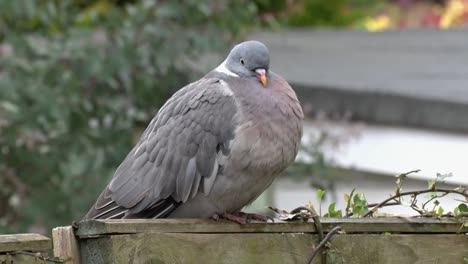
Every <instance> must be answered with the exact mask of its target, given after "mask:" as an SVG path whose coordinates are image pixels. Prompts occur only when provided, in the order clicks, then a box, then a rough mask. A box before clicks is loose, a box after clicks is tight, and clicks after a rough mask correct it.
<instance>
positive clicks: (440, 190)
mask: <svg viewBox="0 0 468 264" xmlns="http://www.w3.org/2000/svg"><path fill="white" fill-rule="evenodd" d="M430 192H442V193H455V194H459V195H462V196H464V197H468V194H467V193H465V192H460V191H457V190H450V189H437V188H431V189H427V190H421V191H411V192H402V193H398V194H395V195H393V196H391V197H390V198H388V199H386V200H384V201H383V202H381V203H379V204H377V205H376V206H375V207H374V208H372V209H371V210H369V211H368V212H367V213H365V214H364V215H363V216H362V217H368V216H370V215H372V214H373V213H375V211H377V209H379V208H381V207H383V206H384V205H385V204H387V203H388V202H390V201H392V200H395V199H397V198H400V197H402V196H406V195H414V196H415V197H416V196H418V195H420V194H423V193H430ZM400 204H401V203H400ZM412 208H413V207H412ZM413 209H414V208H413ZM418 210H419V209H418Z"/></svg>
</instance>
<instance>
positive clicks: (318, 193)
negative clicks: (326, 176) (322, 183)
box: [317, 189, 325, 201]
mask: <svg viewBox="0 0 468 264" xmlns="http://www.w3.org/2000/svg"><path fill="white" fill-rule="evenodd" d="M324 195H325V191H324V190H322V189H318V190H317V198H318V199H319V200H320V201H322V200H323V196H324Z"/></svg>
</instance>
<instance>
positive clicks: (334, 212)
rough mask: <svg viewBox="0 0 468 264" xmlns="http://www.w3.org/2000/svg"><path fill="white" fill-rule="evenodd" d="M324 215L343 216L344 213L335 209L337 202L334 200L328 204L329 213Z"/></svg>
mask: <svg viewBox="0 0 468 264" xmlns="http://www.w3.org/2000/svg"><path fill="white" fill-rule="evenodd" d="M324 217H343V213H342V212H341V210H336V209H335V202H333V203H331V204H330V205H329V206H328V213H326V214H325V215H324Z"/></svg>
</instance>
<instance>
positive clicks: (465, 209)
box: [457, 203, 468, 213]
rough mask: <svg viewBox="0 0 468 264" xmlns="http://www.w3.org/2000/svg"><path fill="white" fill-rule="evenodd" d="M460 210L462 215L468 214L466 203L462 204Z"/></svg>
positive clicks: (459, 206)
mask: <svg viewBox="0 0 468 264" xmlns="http://www.w3.org/2000/svg"><path fill="white" fill-rule="evenodd" d="M457 208H458V210H460V213H468V205H466V204H465V203H461V204H459V205H458V206H457Z"/></svg>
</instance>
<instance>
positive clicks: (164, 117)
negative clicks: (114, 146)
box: [85, 78, 238, 219]
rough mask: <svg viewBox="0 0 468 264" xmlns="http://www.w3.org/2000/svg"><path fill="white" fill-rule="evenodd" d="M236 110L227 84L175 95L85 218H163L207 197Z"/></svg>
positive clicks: (209, 83) (211, 82) (209, 81)
mask: <svg viewBox="0 0 468 264" xmlns="http://www.w3.org/2000/svg"><path fill="white" fill-rule="evenodd" d="M237 111H238V109H237V106H236V102H235V99H234V97H233V93H232V91H231V90H230V89H229V87H228V86H227V83H226V82H224V81H222V80H220V79H216V78H204V79H201V80H199V81H198V82H195V83H192V84H190V85H188V86H186V87H184V88H183V89H181V90H180V91H178V92H177V93H175V94H174V95H173V96H172V97H171V98H170V99H169V100H168V101H167V102H166V104H165V105H164V106H163V107H162V108H161V109H160V111H159V112H158V114H157V115H156V116H155V118H154V119H153V120H152V121H151V123H150V124H149V126H148V127H147V129H146V130H145V132H144V133H143V135H142V137H141V138H140V140H139V142H138V143H137V144H136V146H135V147H134V148H133V149H132V151H131V152H130V153H129V154H128V155H127V157H126V158H125V160H124V161H123V162H122V164H121V165H120V166H119V168H118V169H117V171H116V172H115V174H114V177H113V178H112V180H111V182H110V183H109V185H108V186H107V188H106V189H105V190H104V191H103V193H102V194H101V196H100V197H99V198H98V201H97V202H96V204H95V205H94V207H93V208H92V209H91V210H90V212H89V213H88V214H87V216H86V217H85V218H86V219H92V218H127V217H128V218H129V217H138V218H161V217H165V216H167V215H169V214H170V213H171V212H172V211H173V210H175V208H176V207H177V206H178V205H179V204H181V203H184V202H185V201H187V200H188V199H191V198H193V197H194V196H195V195H197V194H198V193H199V192H203V193H205V194H208V193H209V192H210V189H211V187H212V186H213V184H214V181H215V179H216V176H217V174H218V169H219V168H220V166H222V162H223V159H224V158H225V157H226V156H227V155H228V154H229V141H230V140H231V139H233V137H234V130H235V127H236V113H237Z"/></svg>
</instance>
